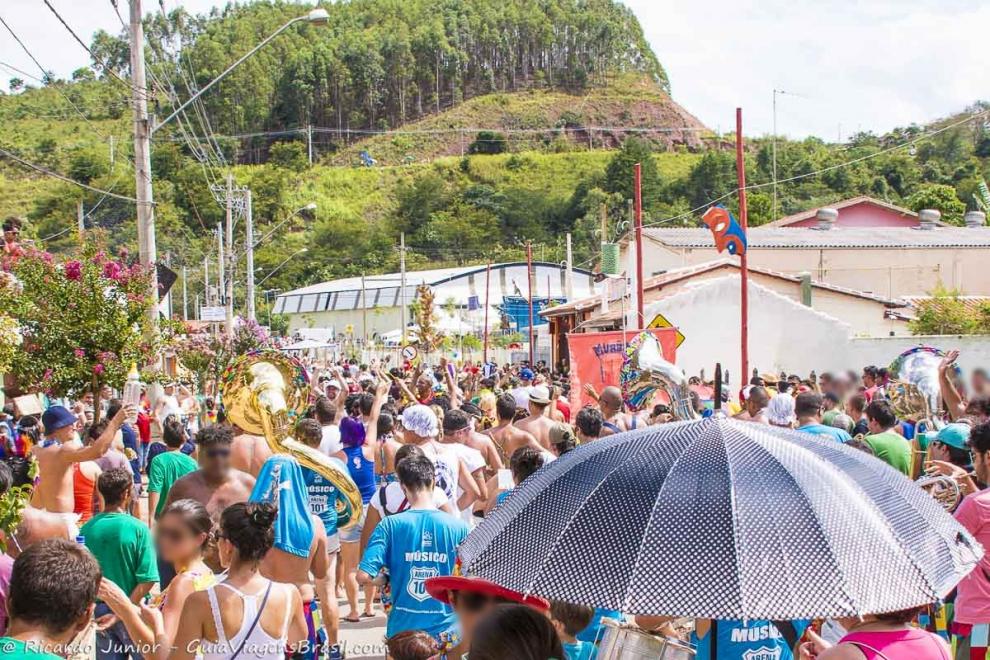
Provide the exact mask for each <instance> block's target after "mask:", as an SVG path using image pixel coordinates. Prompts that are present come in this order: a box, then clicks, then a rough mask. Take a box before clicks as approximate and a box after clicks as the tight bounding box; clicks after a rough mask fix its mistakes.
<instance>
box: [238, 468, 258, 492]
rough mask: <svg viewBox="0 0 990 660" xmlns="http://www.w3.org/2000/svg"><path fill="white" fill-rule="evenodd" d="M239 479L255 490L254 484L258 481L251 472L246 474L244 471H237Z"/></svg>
mask: <svg viewBox="0 0 990 660" xmlns="http://www.w3.org/2000/svg"><path fill="white" fill-rule="evenodd" d="M237 479H238V481H240V482H241V484H243V485H244V486H247V487H248V488H254V483H255V482H256V481H257V479H255V478H254V476H253V475H251V473H250V472H245V471H244V470H237Z"/></svg>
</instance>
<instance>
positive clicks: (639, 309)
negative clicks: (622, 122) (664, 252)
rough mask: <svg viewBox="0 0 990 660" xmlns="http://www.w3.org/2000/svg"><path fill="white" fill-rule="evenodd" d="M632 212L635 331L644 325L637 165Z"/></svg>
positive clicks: (639, 169) (635, 167) (640, 177)
mask: <svg viewBox="0 0 990 660" xmlns="http://www.w3.org/2000/svg"><path fill="white" fill-rule="evenodd" d="M633 183H634V189H633V210H634V212H635V214H636V215H635V222H636V225H635V227H636V323H637V325H636V329H637V330H639V329H642V328H643V327H644V326H645V325H646V319H645V318H644V315H643V185H642V183H643V172H642V166H641V165H640V164H639V163H636V164H635V165H633Z"/></svg>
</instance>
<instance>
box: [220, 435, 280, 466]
mask: <svg viewBox="0 0 990 660" xmlns="http://www.w3.org/2000/svg"><path fill="white" fill-rule="evenodd" d="M271 455H272V450H271V449H270V448H269V447H268V442H267V441H266V440H265V439H264V438H263V437H261V436H260V435H251V434H250V433H241V434H240V435H236V436H234V442H233V443H232V444H231V445H230V464H231V465H232V466H233V467H234V468H235V469H237V470H240V471H241V472H247V473H248V474H250V475H251V476H252V477H257V476H258V473H259V472H260V471H261V466H262V465H264V464H265V461H267V460H268V459H269V458H271Z"/></svg>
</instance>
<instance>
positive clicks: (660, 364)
mask: <svg viewBox="0 0 990 660" xmlns="http://www.w3.org/2000/svg"><path fill="white" fill-rule="evenodd" d="M619 387H620V389H621V390H622V399H623V401H625V404H626V405H627V406H628V407H629V409H630V410H632V411H633V412H637V411H639V410H643V409H644V408H646V407H648V406H649V405H650V403H652V401H653V396H654V394H656V392H657V390H661V391H663V392H664V393H666V395H667V398H668V399H669V400H670V408H671V412H672V413H673V415H674V418H675V419H679V420H685V419H696V418H697V417H698V414H697V412H695V410H694V406H693V405H692V404H691V391H690V390H689V389H688V381H687V377H686V376H685V375H684V372H683V371H681V370H680V369H678V368H677V367H676V366H674V365H673V364H671V363H670V362H667V361H666V360H664V359H663V354H662V352H661V350H660V342H659V341H657V338H656V337H655V336H653V334H652V333H650V332H648V331H647V332H641V333H639V334H638V335H636V336H635V337H633V339H632V341H630V342H629V345H628V346H627V347H626V354H625V360H624V361H623V363H622V370H621V371H620V372H619Z"/></svg>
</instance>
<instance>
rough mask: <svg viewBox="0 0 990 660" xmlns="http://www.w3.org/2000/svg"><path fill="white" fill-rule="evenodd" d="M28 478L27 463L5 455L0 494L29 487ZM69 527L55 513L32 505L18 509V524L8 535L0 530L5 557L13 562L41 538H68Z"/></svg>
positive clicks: (24, 460) (0, 470) (29, 475)
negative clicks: (19, 520)
mask: <svg viewBox="0 0 990 660" xmlns="http://www.w3.org/2000/svg"><path fill="white" fill-rule="evenodd" d="M33 485H34V480H33V479H32V478H31V461H30V460H28V459H26V458H23V457H21V456H8V457H7V458H5V459H4V460H3V462H0V495H2V494H3V493H6V492H7V490H8V489H10V488H18V487H20V486H33ZM73 538H74V537H72V536H70V535H69V527H68V526H67V525H66V522H65V520H63V519H62V518H61V517H60V516H59V515H58V514H54V513H48V512H47V511H42V510H41V509H36V508H34V507H33V506H30V505H28V506H25V507H24V509H22V510H21V522H20V524H19V525H17V529H15V530H14V532H13V533H12V534H5V533H4V532H2V531H0V540H3V541H4V542H5V543H6V546H7V551H6V554H7V555H9V556H10V557H11V558H13V559H17V557H18V556H19V555H20V554H21V552H23V551H24V550H26V549H27V547H28V546H30V545H33V544H35V543H37V542H38V541H44V540H45V539H68V540H70V541H71V540H72V539H73Z"/></svg>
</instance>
